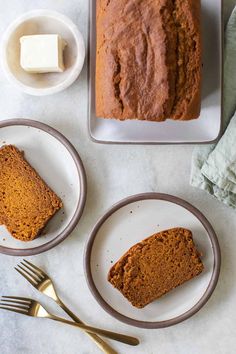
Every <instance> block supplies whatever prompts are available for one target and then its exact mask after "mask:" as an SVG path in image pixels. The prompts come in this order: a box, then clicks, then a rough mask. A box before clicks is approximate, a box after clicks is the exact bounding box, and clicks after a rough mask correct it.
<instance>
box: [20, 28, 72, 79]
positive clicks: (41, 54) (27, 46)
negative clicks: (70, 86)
mask: <svg viewBox="0 0 236 354" xmlns="http://www.w3.org/2000/svg"><path fill="white" fill-rule="evenodd" d="M20 45H21V52H20V65H21V67H22V68H23V69H24V70H25V71H27V72H30V73H36V74H39V73H53V72H63V71H64V70H65V66H64V61H63V51H64V49H65V47H66V42H65V41H64V40H63V39H62V38H61V36H59V35H57V34H42V35H31V36H23V37H21V38H20Z"/></svg>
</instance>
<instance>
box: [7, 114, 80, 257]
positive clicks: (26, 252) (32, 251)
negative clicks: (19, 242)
mask: <svg viewBox="0 0 236 354" xmlns="http://www.w3.org/2000/svg"><path fill="white" fill-rule="evenodd" d="M17 125H22V126H29V127H33V128H37V129H40V130H42V131H44V132H45V133H48V134H49V135H51V136H52V137H54V138H55V139H57V140H58V141H59V142H60V143H61V144H62V145H64V147H65V148H66V149H67V151H68V152H69V154H70V155H71V157H72V159H73V161H74V163H75V166H76V169H77V172H78V178H79V184H80V196H79V200H78V203H77V206H76V210H75V212H74V215H73V216H72V218H71V220H70V222H69V223H68V225H67V226H66V227H65V229H64V230H63V231H62V232H60V233H59V235H57V236H56V237H55V238H54V239H53V240H51V241H48V242H46V243H44V244H43V245H40V246H37V247H32V248H27V249H24V248H10V247H4V246H1V245H0V253H3V254H7V255H10V256H32V255H36V254H39V253H42V252H46V251H48V250H50V249H51V248H53V247H55V246H57V245H58V244H59V243H61V242H62V241H63V240H65V239H66V238H67V237H68V236H69V235H70V234H71V232H72V231H73V230H74V228H75V227H76V225H77V224H78V222H79V220H80V218H81V216H82V213H83V210H84V206H85V201H86V194H87V180H86V173H85V169H84V166H83V162H82V160H81V158H80V156H79V154H78V152H77V150H76V149H75V147H74V146H73V145H72V144H71V143H70V142H69V140H68V139H67V138H66V137H65V136H64V135H63V134H61V133H60V132H59V131H57V130H56V129H54V128H52V127H51V126H49V125H47V124H45V123H41V122H38V121H36V120H31V119H24V118H16V119H7V120H2V121H0V129H1V128H5V127H9V126H17Z"/></svg>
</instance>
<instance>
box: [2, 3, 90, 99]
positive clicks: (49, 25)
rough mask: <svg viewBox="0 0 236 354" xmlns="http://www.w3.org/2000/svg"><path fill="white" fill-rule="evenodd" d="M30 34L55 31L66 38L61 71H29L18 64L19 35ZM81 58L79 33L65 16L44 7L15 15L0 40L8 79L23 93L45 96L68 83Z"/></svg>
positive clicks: (82, 58)
mask: <svg viewBox="0 0 236 354" xmlns="http://www.w3.org/2000/svg"><path fill="white" fill-rule="evenodd" d="M33 34H59V35H61V37H62V38H63V39H64V40H65V41H66V42H67V46H66V48H65V51H64V62H65V68H66V69H65V71H64V72H63V73H48V74H30V73H27V72H26V71H24V70H23V69H22V68H21V66H20V37H22V36H23V35H33ZM84 59H85V45H84V40H83V37H82V35H81V33H80V31H79V30H78V28H77V27H76V25H75V24H74V23H73V22H72V21H71V20H70V19H69V18H68V17H66V16H64V15H62V14H60V13H58V12H55V11H48V10H34V11H30V12H27V13H25V14H24V15H22V16H21V17H19V18H18V19H16V20H15V21H14V22H13V23H12V24H11V25H10V26H9V27H8V29H7V30H6V32H5V34H4V36H3V40H2V64H3V69H4V72H5V74H6V76H7V78H8V80H9V81H10V82H11V83H12V84H14V85H15V86H16V87H18V88H19V89H20V90H22V91H23V92H25V93H28V94H30V95H34V96H45V95H51V94H54V93H57V92H60V91H62V90H64V89H66V88H67V87H69V86H70V85H71V84H72V83H73V82H74V81H75V80H76V79H77V77H78V76H79V74H80V72H81V70H82V68H83V64H84Z"/></svg>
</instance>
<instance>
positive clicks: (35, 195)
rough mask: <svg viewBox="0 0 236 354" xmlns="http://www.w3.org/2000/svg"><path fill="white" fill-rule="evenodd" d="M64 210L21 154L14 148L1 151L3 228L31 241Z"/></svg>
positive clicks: (0, 173)
mask: <svg viewBox="0 0 236 354" xmlns="http://www.w3.org/2000/svg"><path fill="white" fill-rule="evenodd" d="M61 207H62V202H61V200H60V198H59V197H58V196H57V195H56V194H55V193H54V192H53V191H52V190H51V189H50V188H49V187H48V186H47V184H46V183H45V182H44V181H43V180H42V178H41V177H40V176H39V175H38V174H37V172H36V171H35V170H34V169H33V167H31V166H30V165H29V163H28V162H27V161H26V160H25V159H24V156H23V153H22V152H21V151H19V150H18V149H17V148H16V147H15V146H12V145H5V146H3V147H1V148H0V225H5V226H6V227H7V229H8V231H9V232H10V233H11V234H12V236H13V237H15V238H16V239H18V240H21V241H31V240H33V239H34V238H36V237H37V236H39V235H40V232H41V231H42V229H43V228H44V227H45V225H46V224H47V222H48V221H49V220H50V219H51V218H52V216H53V215H54V214H55V213H56V212H57V211H58V210H59V209H60V208H61Z"/></svg>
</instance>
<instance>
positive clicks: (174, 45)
mask: <svg viewBox="0 0 236 354" xmlns="http://www.w3.org/2000/svg"><path fill="white" fill-rule="evenodd" d="M96 3H97V55H96V115H97V117H102V118H116V119H120V120H126V119H139V120H152V121H164V120H166V119H167V118H171V119H175V120H190V119H195V118H198V117H199V114H200V102H201V97H200V96H201V34H200V33H201V30H200V13H201V2H200V0H109V1H108V0H97V2H96Z"/></svg>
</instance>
